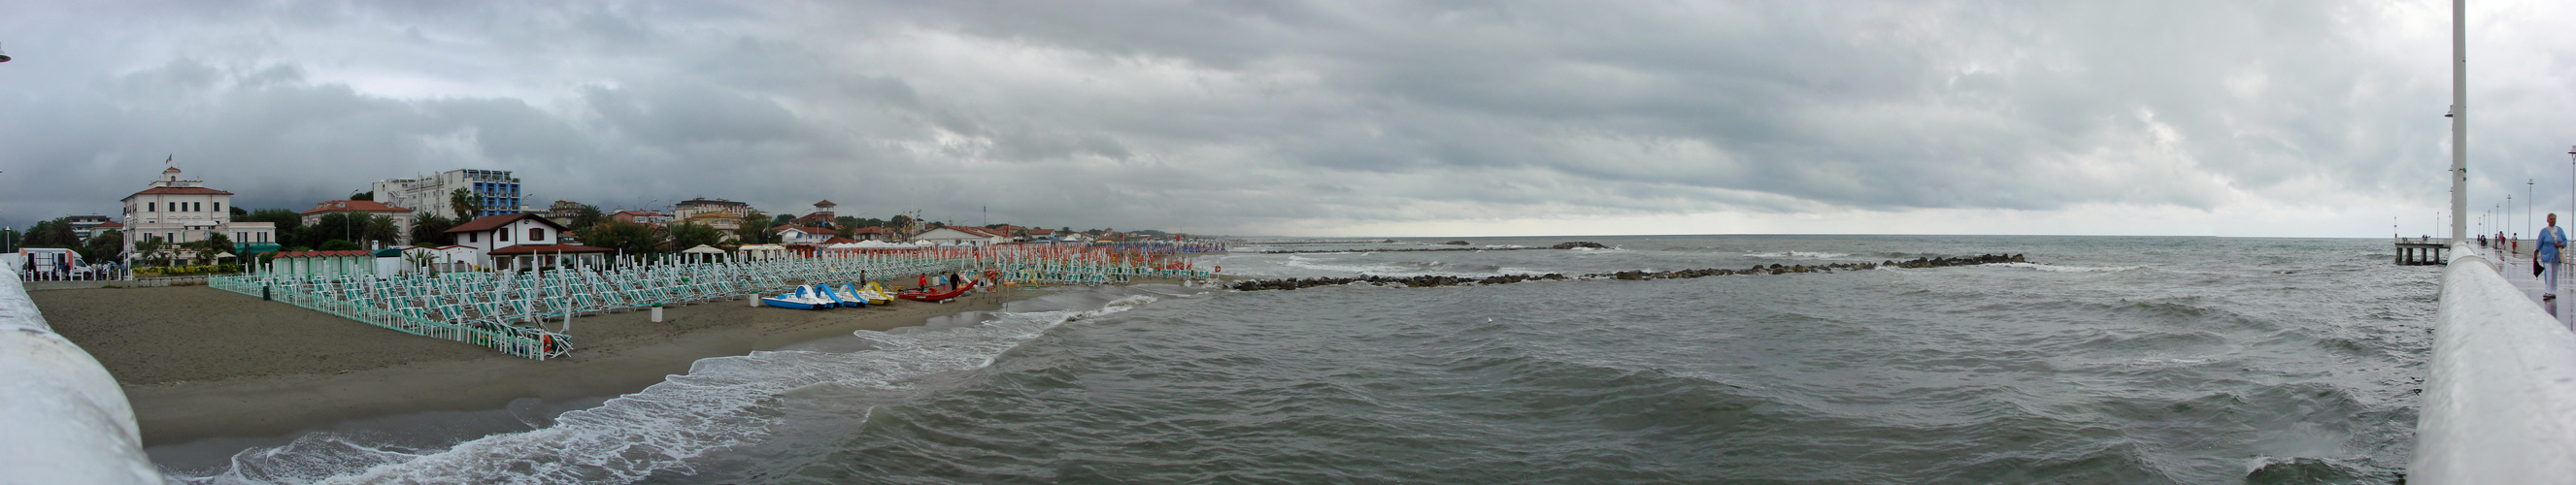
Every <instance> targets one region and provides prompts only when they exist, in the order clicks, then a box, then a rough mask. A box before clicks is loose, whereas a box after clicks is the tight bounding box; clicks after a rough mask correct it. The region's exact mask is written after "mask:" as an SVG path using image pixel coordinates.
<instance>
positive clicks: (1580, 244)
mask: <svg viewBox="0 0 2576 485" xmlns="http://www.w3.org/2000/svg"><path fill="white" fill-rule="evenodd" d="M1387 242H1395V241H1387ZM1440 244H1441V245H1443V246H1463V245H1466V244H1467V242H1466V241H1449V242H1445V243H1440ZM1574 248H1589V249H1610V247H1609V246H1603V245H1601V243H1596V242H1590V241H1573V242H1563V243H1557V244H1556V245H1555V246H1548V247H1543V248H1534V247H1511V248H1478V247H1464V248H1395V249H1273V250H1269V251H1262V252H1260V254H1311V253H1427V252H1438V251H1521V250H1531V249H1574Z"/></svg>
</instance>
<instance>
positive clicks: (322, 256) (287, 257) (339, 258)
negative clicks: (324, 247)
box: [265, 250, 376, 276]
mask: <svg viewBox="0 0 2576 485" xmlns="http://www.w3.org/2000/svg"><path fill="white" fill-rule="evenodd" d="M265 272H268V273H275V274H279V275H296V276H346V275H362V274H376V255H375V253H374V252H372V251H356V250H352V251H285V252H280V253H277V259H275V260H271V261H269V263H268V269H267V270H265Z"/></svg>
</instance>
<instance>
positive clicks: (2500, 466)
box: [2406, 244, 2576, 485]
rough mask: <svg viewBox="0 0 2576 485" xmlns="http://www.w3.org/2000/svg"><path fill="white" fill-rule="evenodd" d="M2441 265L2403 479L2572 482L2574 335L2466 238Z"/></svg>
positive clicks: (2575, 455)
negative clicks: (2429, 355) (2429, 352)
mask: <svg viewBox="0 0 2576 485" xmlns="http://www.w3.org/2000/svg"><path fill="white" fill-rule="evenodd" d="M2451 254H2452V257H2451V260H2450V267H2448V268H2444V269H2443V270H2442V295H2441V310H2440V313H2439V314H2438V315H2437V316H2436V317H2435V319H2434V322H2435V327H2434V331H2433V362H2432V368H2431V370H2430V371H2429V372H2428V374H2429V375H2427V376H2426V377H2425V379H2424V401H2423V407H2422V408H2421V410H2420V411H2419V413H2418V417H2417V418H2416V422H2415V457H2414V459H2413V460H2412V461H2411V462H2409V463H2408V464H2407V473H2406V481H2407V482H2410V483H2429V484H2437V485H2438V484H2450V483H2576V333H2571V332H2569V331H2568V329H2567V328H2566V327H2563V326H2560V325H2559V323H2558V319H2556V318H2552V317H2550V316H2549V314H2548V313H2547V312H2545V311H2543V310H2541V308H2540V305H2537V304H2534V303H2533V302H2532V301H2531V297H2530V296H2529V295H2528V294H2525V293H2523V292H2522V290H2520V289H2517V288H2514V286H2513V283H2511V282H2507V281H2505V279H2504V275H2501V274H2498V273H2496V269H2495V263H2494V262H2492V261H2489V260H2487V258H2486V257H2484V256H2480V255H2477V254H2476V253H2475V251H2474V250H2472V249H2471V245H2466V244H2460V245H2453V246H2452V247H2451Z"/></svg>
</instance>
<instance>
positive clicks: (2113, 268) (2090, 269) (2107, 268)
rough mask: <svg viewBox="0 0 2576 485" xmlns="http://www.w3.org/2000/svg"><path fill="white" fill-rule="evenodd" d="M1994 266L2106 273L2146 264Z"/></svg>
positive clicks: (2005, 264) (2138, 267) (2023, 264)
mask: <svg viewBox="0 0 2576 485" xmlns="http://www.w3.org/2000/svg"><path fill="white" fill-rule="evenodd" d="M1995 266H2003V267H2008V268H2029V269H2035V270H2040V271H2052V272H2058V273H2108V272H2115V271H2128V270H2133V269H2143V268H2146V266H2058V265H2053V264H2039V263H2000V264H1996V265H1995Z"/></svg>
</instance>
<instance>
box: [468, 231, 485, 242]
mask: <svg viewBox="0 0 2576 485" xmlns="http://www.w3.org/2000/svg"><path fill="white" fill-rule="evenodd" d="M465 242H482V241H479V240H476V239H475V238H474V233H471V232H469V233H465Z"/></svg>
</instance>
